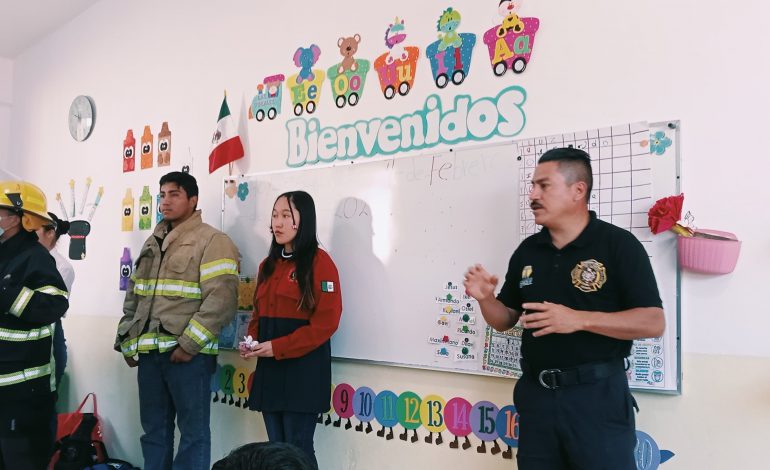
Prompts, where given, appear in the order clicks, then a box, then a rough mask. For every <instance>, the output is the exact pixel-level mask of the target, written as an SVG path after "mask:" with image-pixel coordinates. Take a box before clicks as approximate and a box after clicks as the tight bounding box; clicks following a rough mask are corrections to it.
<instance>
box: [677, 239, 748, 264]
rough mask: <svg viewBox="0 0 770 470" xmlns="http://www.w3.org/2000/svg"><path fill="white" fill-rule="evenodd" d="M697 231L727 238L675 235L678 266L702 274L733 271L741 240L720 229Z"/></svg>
mask: <svg viewBox="0 0 770 470" xmlns="http://www.w3.org/2000/svg"><path fill="white" fill-rule="evenodd" d="M698 233H703V234H706V235H716V236H719V237H725V238H729V240H723V239H714V238H704V237H699V236H697V235H696V236H694V237H682V236H680V237H677V247H678V252H679V266H681V267H682V268H683V269H687V270H689V271H693V272H696V273H704V274H727V273H731V272H733V270H734V269H735V264H736V263H737V262H738V255H739V254H740V252H741V242H740V240H738V238H737V237H736V236H735V234H734V233H730V232H722V231H720V230H709V229H698Z"/></svg>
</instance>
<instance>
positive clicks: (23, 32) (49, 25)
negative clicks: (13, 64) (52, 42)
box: [0, 0, 99, 59]
mask: <svg viewBox="0 0 770 470" xmlns="http://www.w3.org/2000/svg"><path fill="white" fill-rule="evenodd" d="M98 1H99V0H0V57H4V58H6V59H15V58H16V56H18V55H19V54H21V53H22V52H24V50H25V49H27V48H28V47H30V46H32V45H34V44H35V43H36V42H38V41H39V40H40V39H42V38H43V37H45V36H46V35H48V34H50V33H51V32H53V31H56V30H57V29H59V28H60V27H61V26H62V25H64V24H66V23H68V22H69V21H70V20H72V19H73V18H75V17H76V16H78V15H79V14H80V13H82V12H83V11H85V10H86V9H88V7H90V6H91V5H93V4H94V3H96V2H98Z"/></svg>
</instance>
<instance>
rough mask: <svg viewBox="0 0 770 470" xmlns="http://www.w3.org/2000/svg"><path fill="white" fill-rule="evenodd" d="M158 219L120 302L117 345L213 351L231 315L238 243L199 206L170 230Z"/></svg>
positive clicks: (128, 351) (130, 349) (127, 350)
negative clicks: (207, 221)
mask: <svg viewBox="0 0 770 470" xmlns="http://www.w3.org/2000/svg"><path fill="white" fill-rule="evenodd" d="M168 228H169V226H168V223H165V222H161V223H159V224H158V225H157V227H155V231H154V232H153V234H152V235H151V236H150V237H149V238H148V239H147V241H146V242H145V243H144V245H143V246H142V250H141V252H140V253H139V257H138V259H137V260H136V263H135V270H134V273H133V275H132V276H131V279H130V281H129V284H128V289H127V290H126V298H125V301H124V302H123V318H122V319H121V320H120V323H119V324H118V334H117V338H116V341H115V349H116V350H118V351H120V352H122V353H123V355H125V356H127V357H133V356H134V355H136V353H137V352H149V351H153V350H159V351H160V352H166V351H170V350H172V349H174V348H176V346H177V345H179V346H181V347H182V349H184V350H185V351H186V352H187V353H189V354H197V353H199V352H201V353H205V354H216V353H217V351H218V340H217V337H218V335H219V331H220V330H221V328H222V327H223V326H224V325H226V324H228V323H230V322H231V321H232V319H233V317H234V316H235V311H236V308H237V303H238V302H237V301H238V258H239V255H238V249H237V248H236V247H235V245H234V244H233V242H232V241H231V240H230V238H229V237H228V236H227V235H225V234H224V233H222V232H220V231H219V230H216V229H215V228H213V227H211V226H210V225H208V224H205V223H203V221H202V220H201V211H200V210H197V211H195V213H193V215H192V216H191V217H190V218H189V219H187V220H185V221H184V222H182V223H181V224H179V225H178V226H176V227H174V229H173V230H171V231H169V230H168Z"/></svg>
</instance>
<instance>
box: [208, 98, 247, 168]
mask: <svg viewBox="0 0 770 470" xmlns="http://www.w3.org/2000/svg"><path fill="white" fill-rule="evenodd" d="M241 157H243V144H242V143H241V138H240V136H238V130H237V129H236V128H235V123H234V122H233V118H232V116H230V108H229V107H228V106H227V95H225V98H224V99H223V100H222V107H221V108H220V109H219V119H218V120H217V130H216V131H215V132H214V135H213V136H212V137H211V154H210V155H209V173H214V170H216V169H217V168H219V167H221V166H223V165H227V164H228V163H230V162H234V161H235V160H238V159H239V158H241Z"/></svg>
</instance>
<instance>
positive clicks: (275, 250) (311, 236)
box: [257, 191, 318, 310]
mask: <svg viewBox="0 0 770 470" xmlns="http://www.w3.org/2000/svg"><path fill="white" fill-rule="evenodd" d="M282 197H285V198H286V199H287V200H288V201H289V207H290V208H293V209H296V210H297V212H299V225H298V227H297V236H296V238H294V243H293V245H294V252H293V253H294V254H293V258H294V263H295V265H296V272H297V282H298V283H299V291H300V294H301V296H300V300H299V304H298V305H297V308H298V309H303V310H313V309H314V308H315V298H313V261H314V260H315V255H316V252H317V251H318V237H317V235H316V215H315V202H313V198H312V197H311V196H310V194H308V193H306V192H305V191H289V192H286V193H283V194H281V195H280V196H278V197H277V198H276V199H275V202H278V200H279V199H281V198H282ZM273 207H275V203H273ZM270 228H271V231H272V224H271V227H270ZM282 250H283V245H281V244H279V243H278V242H276V241H275V235H273V241H272V242H271V243H270V251H269V252H268V254H267V259H266V260H265V264H264V265H263V266H262V271H261V272H260V273H259V275H258V276H257V283H260V282H263V281H265V280H266V279H268V278H269V277H270V276H272V274H273V272H275V263H276V261H277V260H278V259H280V258H281V251H282Z"/></svg>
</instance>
